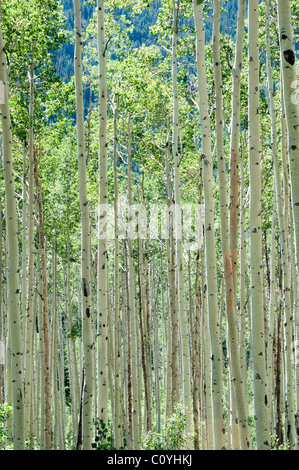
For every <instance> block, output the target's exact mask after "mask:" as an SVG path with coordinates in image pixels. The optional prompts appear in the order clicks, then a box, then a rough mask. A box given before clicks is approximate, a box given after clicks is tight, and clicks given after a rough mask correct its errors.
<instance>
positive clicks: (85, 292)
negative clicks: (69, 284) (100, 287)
mask: <svg viewBox="0 0 299 470" xmlns="http://www.w3.org/2000/svg"><path fill="white" fill-rule="evenodd" d="M82 284H83V294H84V297H88V295H89V291H88V284H87V282H86V279H84V278H83V279H82Z"/></svg>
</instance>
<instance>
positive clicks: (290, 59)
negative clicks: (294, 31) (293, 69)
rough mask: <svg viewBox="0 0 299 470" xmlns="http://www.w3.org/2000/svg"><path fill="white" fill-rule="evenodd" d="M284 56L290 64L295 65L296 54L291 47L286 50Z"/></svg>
mask: <svg viewBox="0 0 299 470" xmlns="http://www.w3.org/2000/svg"><path fill="white" fill-rule="evenodd" d="M283 56H284V58H285V60H286V61H287V63H288V64H290V65H294V64H295V54H294V52H293V51H292V50H291V49H288V50H287V51H284V53H283Z"/></svg>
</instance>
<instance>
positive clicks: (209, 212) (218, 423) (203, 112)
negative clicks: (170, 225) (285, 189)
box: [193, 0, 226, 450]
mask: <svg viewBox="0 0 299 470" xmlns="http://www.w3.org/2000/svg"><path fill="white" fill-rule="evenodd" d="M193 8H194V19H195V28H196V46H197V48H196V64H197V74H198V84H199V100H200V120H201V127H202V159H203V189H204V234H205V250H206V264H207V271H206V272H207V297H208V299H207V301H208V315H209V329H210V342H211V368H212V400H213V424H214V441H215V442H214V445H215V449H216V450H220V449H224V448H225V445H226V439H225V425H224V416H223V402H222V342H221V332H220V325H219V322H218V318H217V316H218V315H217V312H218V302H217V297H218V292H217V271H216V254H215V231H214V197H213V186H212V183H213V158H212V152H211V124H210V117H209V111H208V97H207V81H206V69H205V55H204V50H205V46H204V45H205V38H204V36H205V34H204V23H203V12H202V5H199V4H198V2H197V0H194V1H193Z"/></svg>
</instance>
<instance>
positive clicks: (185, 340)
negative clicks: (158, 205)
mask: <svg viewBox="0 0 299 470" xmlns="http://www.w3.org/2000/svg"><path fill="white" fill-rule="evenodd" d="M178 15H179V1H177V0H173V36H172V87H173V130H172V155H173V161H174V191H175V214H174V215H175V235H176V266H177V276H178V301H179V318H180V333H181V335H180V339H181V344H182V365H183V371H182V374H183V403H184V405H185V407H186V409H187V410H189V411H187V416H188V422H187V431H188V432H191V428H192V412H191V410H192V395H191V369H190V363H191V362H190V361H191V358H190V348H189V336H188V317H187V311H186V298H185V280H184V260H183V239H182V237H183V233H182V219H181V210H182V207H181V188H180V159H179V152H178V132H179V101H178V77H177V68H178V65H177V60H178V59H177V40H178V39H177V36H178V20H179V19H178Z"/></svg>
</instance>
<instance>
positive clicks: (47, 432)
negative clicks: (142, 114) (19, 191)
mask: <svg viewBox="0 0 299 470" xmlns="http://www.w3.org/2000/svg"><path fill="white" fill-rule="evenodd" d="M40 150H41V149H40ZM40 157H41V155H39V157H38V158H35V166H34V177H35V185H36V193H37V202H38V207H39V244H40V250H41V261H42V266H41V268H42V286H43V291H42V292H43V293H42V298H43V305H42V308H43V314H42V324H43V340H44V341H43V343H44V344H43V348H44V349H43V350H44V370H43V372H44V374H45V376H44V401H45V405H44V410H45V421H44V423H45V424H44V439H45V441H44V445H45V450H51V444H52V442H51V437H52V436H51V433H52V415H51V378H50V334H49V309H48V281H47V253H46V245H45V237H44V210H43V199H42V190H41V186H40V181H39V176H38V165H39V162H40Z"/></svg>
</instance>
